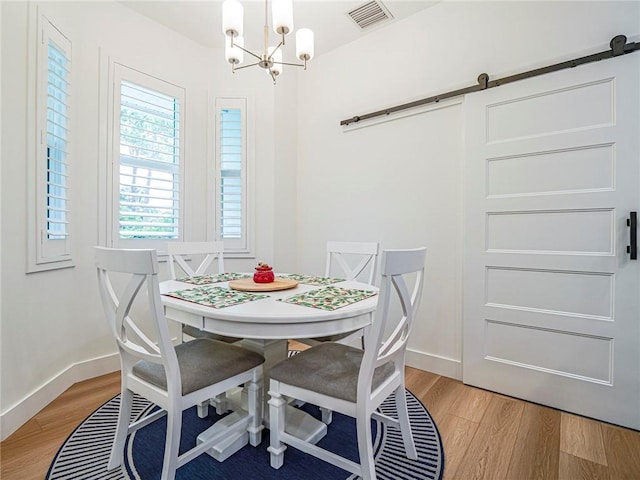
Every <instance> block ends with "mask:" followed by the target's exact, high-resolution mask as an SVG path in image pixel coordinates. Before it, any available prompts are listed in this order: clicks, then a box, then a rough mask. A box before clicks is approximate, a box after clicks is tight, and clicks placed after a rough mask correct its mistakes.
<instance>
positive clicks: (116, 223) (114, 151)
mask: <svg viewBox="0 0 640 480" xmlns="http://www.w3.org/2000/svg"><path fill="white" fill-rule="evenodd" d="M109 70H110V72H111V75H110V77H111V81H110V83H109V86H110V92H109V101H110V105H109V108H108V112H109V118H108V125H109V128H108V133H107V136H108V139H107V146H108V152H107V158H108V162H107V197H108V198H107V244H108V245H109V246H112V247H119V248H155V249H157V250H158V251H159V252H160V253H164V252H165V251H166V245H167V242H168V241H178V240H183V238H184V218H185V188H184V184H185V175H184V172H185V161H184V159H185V117H186V115H185V105H186V94H185V90H184V88H182V87H179V86H177V85H174V84H172V83H169V82H166V81H164V80H161V79H159V78H156V77H154V76H151V75H148V74H146V73H143V72H140V71H138V70H135V69H132V68H129V67H127V66H125V65H123V64H120V63H117V62H112V63H111V65H110V68H109ZM123 80H124V81H127V82H131V83H134V84H136V85H140V86H142V87H145V88H148V89H151V90H154V91H157V92H160V93H162V94H165V95H169V96H171V97H173V98H176V99H177V100H178V101H179V103H180V109H179V115H180V121H179V130H178V132H179V133H178V135H179V139H180V147H179V154H178V163H179V164H178V175H179V179H180V180H179V181H180V184H179V187H178V205H179V214H178V215H179V219H178V238H164V239H157V238H135V239H125V238H120V100H121V85H122V81H123Z"/></svg>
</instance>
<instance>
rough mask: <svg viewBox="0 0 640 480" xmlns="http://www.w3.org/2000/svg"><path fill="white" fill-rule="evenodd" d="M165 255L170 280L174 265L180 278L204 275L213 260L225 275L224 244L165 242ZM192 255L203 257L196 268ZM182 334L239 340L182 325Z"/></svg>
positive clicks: (219, 271)
mask: <svg viewBox="0 0 640 480" xmlns="http://www.w3.org/2000/svg"><path fill="white" fill-rule="evenodd" d="M167 253H168V254H169V273H170V275H171V279H172V280H175V279H176V278H178V275H177V274H176V264H177V265H178V267H180V269H181V270H182V274H180V277H182V276H185V277H195V276H198V275H205V274H206V273H207V271H208V270H209V267H211V265H212V264H213V262H214V260H217V266H218V269H217V270H218V271H217V272H216V273H225V270H224V242H167ZM193 255H195V256H198V257H201V256H204V258H202V260H201V261H200V263H199V264H197V266H196V265H195V264H194V266H192V265H190V264H189V263H188V259H187V257H188V256H193ZM192 260H193V261H195V258H193V257H192ZM178 273H179V271H178ZM182 334H183V335H188V336H189V337H192V338H212V339H214V340H220V341H221V342H227V343H235V342H238V341H240V340H241V339H240V338H236V337H227V336H225V335H218V334H215V333H211V332H205V331H204V330H200V329H199V328H196V327H192V326H191V325H183V326H182ZM218 413H221V412H218Z"/></svg>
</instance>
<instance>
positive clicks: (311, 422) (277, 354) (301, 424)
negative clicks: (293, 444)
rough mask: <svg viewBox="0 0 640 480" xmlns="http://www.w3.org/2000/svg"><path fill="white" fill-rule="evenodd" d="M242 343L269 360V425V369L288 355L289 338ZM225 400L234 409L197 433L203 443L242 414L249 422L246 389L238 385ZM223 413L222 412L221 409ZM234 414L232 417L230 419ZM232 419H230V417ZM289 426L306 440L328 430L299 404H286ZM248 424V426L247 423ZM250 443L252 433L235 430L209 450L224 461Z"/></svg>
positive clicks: (265, 406)
mask: <svg viewBox="0 0 640 480" xmlns="http://www.w3.org/2000/svg"><path fill="white" fill-rule="evenodd" d="M242 346H243V347H245V348H248V349H250V350H254V351H256V352H259V353H260V354H262V355H264V357H265V359H266V361H265V363H264V365H263V369H264V371H263V385H262V388H263V390H264V403H263V412H264V415H263V418H264V421H263V424H264V425H265V427H267V428H269V405H268V404H267V400H268V398H269V394H268V393H267V392H268V390H269V370H270V369H271V367H272V366H273V365H274V364H276V363H277V362H279V361H280V360H284V359H285V358H287V341H286V340H258V339H245V340H243V341H242ZM210 403H211V405H212V406H214V407H217V405H216V402H214V401H212V402H210ZM226 404H227V406H228V408H229V410H232V411H233V413H231V414H229V415H228V416H226V417H225V418H223V419H222V420H220V421H219V422H218V423H216V424H215V425H213V426H211V427H210V428H208V429H207V430H205V431H204V432H203V433H201V434H200V435H199V436H198V443H201V442H202V441H203V440H204V439H206V438H211V437H213V436H216V435H219V434H220V432H222V431H223V430H224V429H226V428H228V426H229V425H230V424H232V423H233V422H235V421H237V420H239V419H240V418H241V416H243V415H244V416H246V417H247V425H248V422H249V420H248V417H249V415H248V413H247V408H246V407H247V394H246V392H245V391H244V390H243V389H240V388H237V389H233V390H230V391H229V392H227V401H226ZM218 413H220V412H218ZM230 417H232V418H231V419H229V418H230ZM227 419H229V420H227ZM286 419H287V421H286V426H285V430H286V432H287V433H289V434H290V435H293V436H295V437H298V438H300V439H301V440H304V441H305V442H310V443H314V444H315V443H317V442H319V441H320V439H321V438H323V437H324V436H325V435H326V434H327V426H326V425H325V424H324V423H322V422H321V421H319V420H316V419H315V418H314V417H312V416H311V415H309V414H308V413H306V412H303V411H302V410H300V409H298V408H294V407H293V406H291V405H288V406H287V412H286ZM245 428H246V427H245ZM263 441H267V442H268V441H269V439H268V438H263ZM247 443H249V435H248V433H247V432H246V431H243V432H237V431H236V432H234V433H232V434H227V435H223V437H222V438H221V439H220V442H218V443H216V444H215V445H214V446H213V447H211V448H210V449H209V450H207V453H208V454H209V455H210V456H212V457H213V458H215V459H216V460H218V461H220V462H222V461H224V460H226V459H227V458H229V457H230V456H231V455H233V454H234V453H235V452H237V451H238V450H240V449H241V448H242V447H244V446H245V445H246V444H247Z"/></svg>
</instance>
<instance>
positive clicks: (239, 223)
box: [214, 98, 249, 253]
mask: <svg viewBox="0 0 640 480" xmlns="http://www.w3.org/2000/svg"><path fill="white" fill-rule="evenodd" d="M246 112H247V108H246V100H245V99H228V98H225V99H217V100H216V116H217V129H216V145H217V155H216V176H215V178H216V185H215V191H216V199H215V201H214V208H215V212H216V214H215V226H216V238H218V239H220V240H223V241H224V244H225V250H227V251H231V252H237V253H243V252H248V250H249V245H248V240H247V238H248V235H247V225H248V223H249V222H248V212H247V128H246V125H247V119H246V116H247V113H246Z"/></svg>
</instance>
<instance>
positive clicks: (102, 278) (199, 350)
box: [95, 247, 265, 480]
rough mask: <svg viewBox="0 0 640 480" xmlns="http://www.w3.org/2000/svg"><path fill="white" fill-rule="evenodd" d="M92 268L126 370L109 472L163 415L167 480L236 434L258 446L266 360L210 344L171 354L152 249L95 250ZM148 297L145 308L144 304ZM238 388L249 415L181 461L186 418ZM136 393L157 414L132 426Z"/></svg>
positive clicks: (185, 346)
mask: <svg viewBox="0 0 640 480" xmlns="http://www.w3.org/2000/svg"><path fill="white" fill-rule="evenodd" d="M95 264H96V267H97V272H98V286H99V290H100V296H101V298H102V303H103V307H104V312H105V316H106V318H107V321H108V323H109V326H110V329H111V333H112V334H113V336H114V338H115V340H116V343H117V346H118V352H119V354H120V364H121V386H122V391H121V396H120V411H119V413H118V423H117V427H116V433H115V439H114V443H113V447H112V449H111V454H110V457H109V463H108V469H109V470H113V469H115V468H117V467H119V466H120V465H122V460H123V453H124V448H125V441H126V438H127V436H128V435H129V434H131V433H133V432H135V431H136V430H138V429H140V428H142V427H144V426H146V425H148V424H150V423H151V422H153V421H155V420H157V419H158V418H161V417H163V416H165V415H166V416H167V432H166V439H165V449H164V459H163V464H162V477H161V478H162V480H172V479H173V478H174V477H175V473H176V470H177V469H178V468H179V467H181V466H183V465H184V464H186V463H187V462H189V461H191V460H193V459H194V458H195V457H197V456H198V455H200V454H201V453H203V452H205V451H206V450H207V449H209V448H210V447H211V446H212V444H214V443H216V442H219V441H220V440H221V439H223V438H227V437H229V436H231V435H244V436H246V437H248V440H249V442H250V443H251V445H253V446H257V445H258V444H259V443H260V441H261V438H262V429H263V426H262V395H261V391H262V388H261V386H260V382H261V381H262V365H263V363H264V361H265V359H264V357H263V356H262V355H260V354H259V353H256V352H252V351H250V350H246V349H244V348H241V347H239V346H236V345H230V344H227V343H224V342H219V341H216V340H211V339H207V338H199V339H195V340H193V341H190V342H185V343H181V344H179V345H177V346H175V347H174V345H173V343H172V342H171V336H170V333H169V328H168V324H167V320H166V318H165V316H164V310H163V307H162V303H161V300H160V289H159V283H158V261H157V254H156V251H155V250H131V249H112V248H102V247H95ZM116 292H118V293H116ZM145 297H146V300H147V302H148V303H147V306H146V307H144V305H140V302H144V298H145ZM134 312H135V313H134ZM141 317H144V318H143V319H142V320H141ZM141 322H142V323H141ZM240 385H245V388H246V389H247V391H248V402H247V404H248V414H246V413H244V412H243V413H242V414H241V413H240V412H238V414H237V415H235V417H234V419H233V421H228V417H225V419H227V420H226V421H225V426H226V428H221V429H220V431H219V432H217V434H214V435H211V436H207V438H206V439H205V441H203V442H202V443H200V444H198V445H196V446H193V447H192V448H191V449H190V450H188V451H186V452H184V453H182V454H181V455H179V446H180V437H181V430H182V412H183V411H184V410H186V409H188V408H190V407H192V406H194V405H199V404H201V403H202V402H204V401H207V400H208V399H209V398H211V397H213V396H215V395H218V394H220V393H223V392H225V391H226V390H228V389H230V388H234V387H237V386H240ZM134 394H138V395H141V396H143V397H145V398H146V399H148V400H150V401H151V402H153V403H155V404H156V405H158V406H159V407H160V409H158V410H156V411H154V412H153V413H151V414H149V415H147V416H146V417H144V418H142V419H140V420H138V421H136V422H133V423H131V424H129V420H130V417H131V410H132V403H133V396H134Z"/></svg>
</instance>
